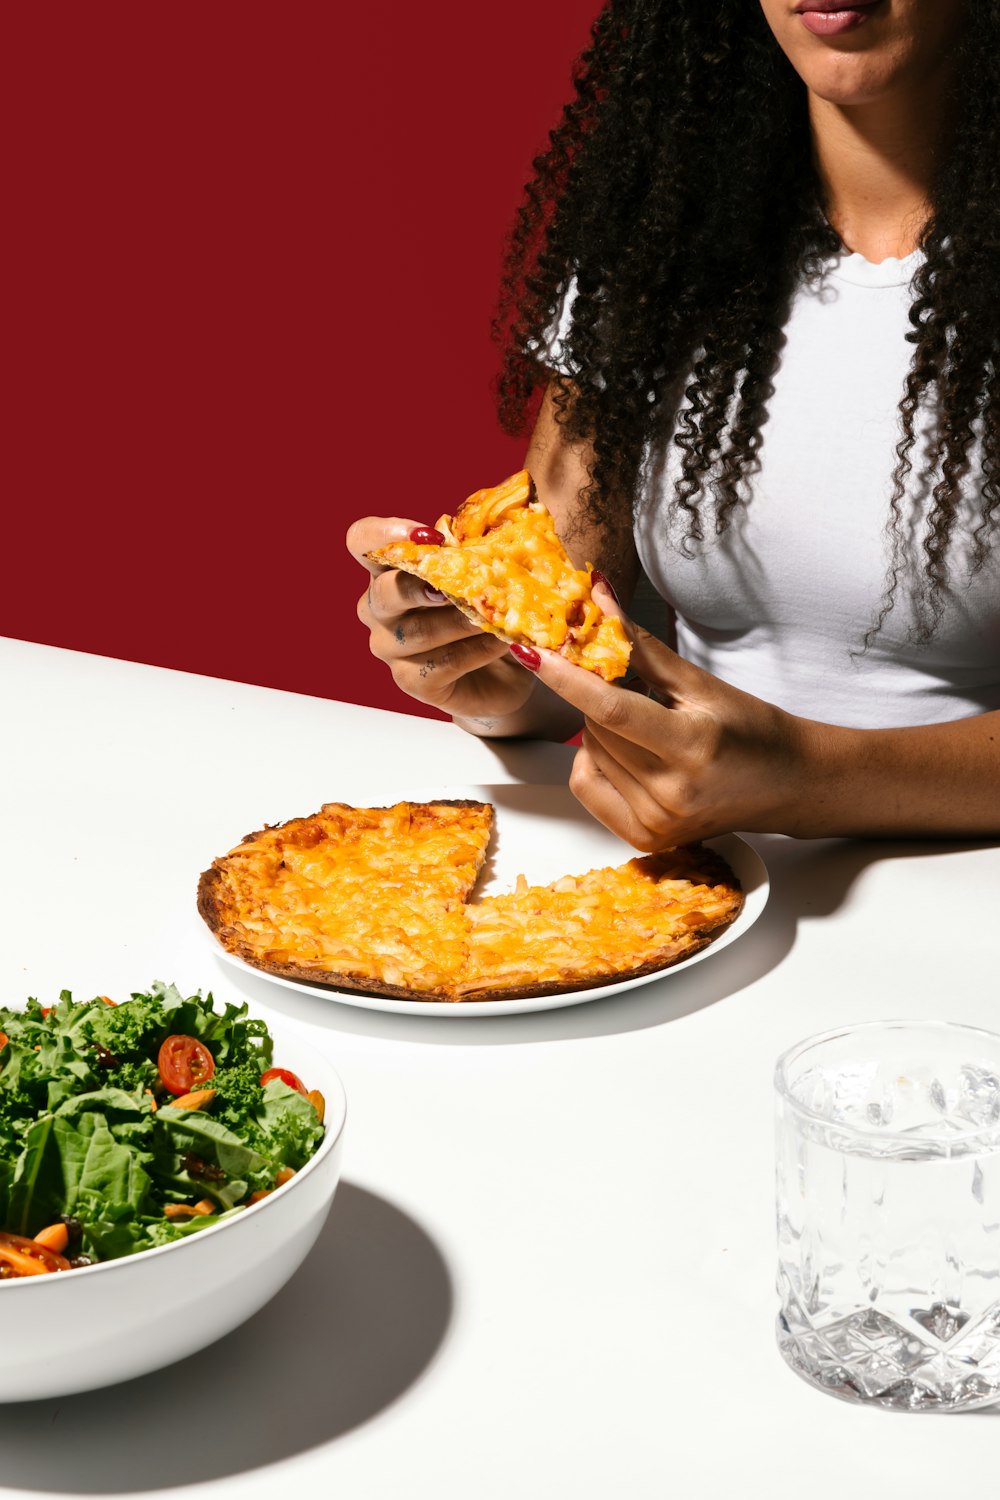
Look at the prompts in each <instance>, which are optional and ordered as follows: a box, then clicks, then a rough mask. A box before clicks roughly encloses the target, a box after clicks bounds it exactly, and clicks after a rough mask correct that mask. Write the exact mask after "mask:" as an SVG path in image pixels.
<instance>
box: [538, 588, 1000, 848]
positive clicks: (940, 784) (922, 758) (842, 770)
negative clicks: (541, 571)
mask: <svg viewBox="0 0 1000 1500" xmlns="http://www.w3.org/2000/svg"><path fill="white" fill-rule="evenodd" d="M605 600H607V602H605ZM599 602H601V604H602V607H604V608H605V609H606V610H607V612H608V613H611V612H613V611H614V604H613V602H612V601H611V600H610V599H609V598H607V596H601V598H600V601H599ZM626 624H627V629H628V631H629V634H630V636H631V638H632V640H633V655H632V663H631V665H632V670H633V671H634V672H635V673H637V674H638V676H639V677H640V678H641V679H642V680H643V681H644V682H645V683H646V684H647V685H648V686H649V688H650V690H651V691H652V692H653V693H654V694H655V695H656V696H655V697H647V696H643V695H642V694H638V693H634V692H628V691H625V690H624V689H622V688H621V687H618V686H616V685H614V684H608V683H605V682H602V681H601V680H600V678H598V677H596V676H595V675H594V674H593V673H591V672H585V671H582V670H581V669H580V668H579V667H574V666H571V665H570V664H569V663H568V662H566V661H565V660H564V659H563V658H562V657H560V656H558V655H556V654H555V653H554V652H550V651H542V652H535V653H531V654H530V655H529V658H528V661H527V662H525V664H526V665H529V666H531V665H533V663H534V660H536V659H537V662H538V667H537V674H538V677H539V678H540V679H541V680H542V681H543V682H545V683H546V684H547V685H548V686H549V687H550V688H552V690H553V691H555V692H557V693H559V694H560V695H561V696H562V697H564V698H565V699H566V700H567V702H569V703H572V704H573V705H574V706H575V707H576V708H577V709H579V710H580V712H582V713H583V714H584V716H585V728H584V736H583V743H582V746H581V748H580V750H579V751H578V752H577V756H576V759H575V761H574V765H573V771H572V775H571V778H570V785H571V787H572V789H573V791H574V793H575V794H576V796H577V797H578V798H579V800H580V801H581V802H582V803H583V805H584V806H585V807H587V808H588V809H589V811H590V812H591V813H593V815H594V816H595V817H596V818H597V819H598V820H599V821H600V822H602V823H604V824H605V825H606V826H607V827H608V828H610V829H611V830H612V831H613V832H614V833H617V834H618V835H620V837H622V838H623V839H625V840H626V841H627V842H628V843H630V844H632V845H633V847H634V848H637V849H642V850H647V851H653V850H657V849H662V848H666V847H668V846H670V845H672V844H679V843H689V842H693V841H694V840H696V839H701V838H710V837H712V836H713V835H714V834H719V833H728V832H731V831H732V830H734V829H747V830H751V831H758V832H770V833H787V834H792V835H794V836H796V837H798V838H821V837H826V836H831V835H839V836H851V837H862V838H865V837H867V838H880V837H881V838H887V837H900V836H902V837H914V838H919V837H925V838H926V837H942V836H949V837H958V838H979V837H985V836H990V835H997V834H1000V713H986V714H980V715H977V716H975V717H972V718H969V719H961V720H957V721H955V722H953V723H948V724H931V725H926V726H921V727H917V728H908V729H846V728H843V727H839V726H837V725H831V724H822V723H819V722H817V721H814V720H810V719H803V718H799V717H797V716H796V715H794V714H788V713H785V712H784V711H783V710H782V709H779V708H776V707H775V706H774V705H773V704H770V703H765V702H763V701H762V700H761V699H759V698H754V697H753V696H752V695H751V694H749V693H744V692H741V691H740V690H739V689H737V688H733V687H729V686H728V685H727V684H726V683H723V682H720V681H719V680H718V679H717V678H715V677H712V676H711V675H710V674H709V673H707V672H703V671H702V670H701V669H700V668H699V667H695V666H692V665H691V663H690V662H685V661H683V660H682V659H681V658H680V657H679V656H676V655H675V654H674V652H672V651H671V650H670V649H669V648H668V647H666V646H664V645H662V644H661V642H659V641H656V640H654V639H653V637H652V636H650V635H648V634H647V632H646V631H643V630H640V629H639V628H638V627H636V626H633V625H629V624H628V623H627V622H626ZM521 659H522V661H524V657H523V656H522V658H521Z"/></svg>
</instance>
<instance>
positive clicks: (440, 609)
mask: <svg viewBox="0 0 1000 1500" xmlns="http://www.w3.org/2000/svg"><path fill="white" fill-rule="evenodd" d="M591 456H592V455H591V453H590V451H589V450H588V449H587V448H586V446H584V445H571V444H569V443H567V441H566V439H565V436H564V431H563V428H562V427H560V425H559V424H558V422H557V421H556V417H555V407H554V403H553V401H552V397H551V393H547V394H546V397H545V400H544V402H543V405H542V409H541V412H540V414H539V418H538V422H537V424H536V427H535V431H534V434H533V436H532V439H531V444H530V446H529V448H528V452H527V456H526V458H525V468H527V469H528V470H529V471H530V473H531V475H532V478H533V479H534V481H535V485H536V488H537V490H538V494H539V496H540V498H541V499H542V500H543V501H544V502H545V504H546V505H547V506H548V508H549V510H550V511H551V512H552V515H553V517H554V519H555V523H556V530H557V531H558V533H559V535H560V537H561V538H562V540H563V543H564V545H565V546H566V549H567V551H568V552H569V555H570V557H571V558H572V560H573V562H574V563H576V565H577V566H578V567H582V566H584V565H585V564H586V563H588V562H589V563H593V565H594V566H595V567H597V568H598V569H600V571H601V572H603V573H604V574H605V575H606V576H607V577H609V578H610V579H611V580H612V582H613V583H614V586H615V588H616V589H617V590H618V591H619V593H620V594H621V596H622V597H623V598H626V599H627V598H629V597H630V596H631V591H632V589H633V587H634V584H635V576H636V572H637V563H636V560H635V551H634V547H633V544H632V523H631V513H630V510H629V507H628V506H625V507H624V515H622V516H619V517H616V518H614V519H613V520H611V521H609V522H608V523H607V524H605V525H598V524H596V523H595V522H594V521H593V520H591V519H590V518H589V517H588V516H587V515H586V513H585V511H584V507H583V506H582V504H581V502H580V491H581V490H582V489H583V487H584V485H585V484H586V483H587V479H588V464H589V462H590V459H591ZM421 524H425V523H422V522H418V521H410V520H405V519H403V518H400V517H391V518H384V517H374V516H368V517H366V518H365V519H364V520H362V521H356V522H355V523H354V525H353V526H352V527H351V529H350V531H349V532H348V534H347V545H348V548H349V549H350V551H351V552H352V553H353V554H354V556H355V557H356V558H357V560H358V561H359V562H360V563H361V564H362V565H363V566H364V567H367V568H368V570H369V572H370V574H371V581H370V583H369V586H368V588H367V590H366V592H365V593H364V594H363V595H362V596H361V599H360V600H359V601H358V615H359V618H360V619H361V620H362V622H363V623H364V624H365V625H367V627H368V629H369V632H370V646H371V651H372V654H373V655H374V656H376V657H378V659H379V660H381V661H384V662H385V663H386V664H387V665H388V667H389V669H390V670H391V672H392V675H393V677H394V679H395V681H396V683H397V685H398V686H399V687H400V688H401V689H402V690H403V692H405V693H407V694H408V695H409V696H410V697H412V698H415V699H416V700H417V701H418V702H420V703H428V704H432V705H433V706H434V707H436V708H441V709H443V710H444V711H445V712H446V713H450V714H451V715H452V717H453V718H454V720H455V723H456V724H458V725H459V726H460V727H461V728H463V729H466V730H468V732H469V733H470V734H476V735H480V736H483V737H487V738H489V737H498V738H499V737H504V738H510V737H512V736H515V735H531V736H534V737H537V738H542V739H554V740H565V739H569V738H570V736H571V735H574V734H575V733H576V732H577V730H578V729H579V728H580V724H581V716H580V714H579V713H578V711H577V710H576V709H575V708H574V707H573V706H572V705H571V704H569V703H567V702H566V701H565V700H564V699H562V698H560V697H559V696H558V695H557V694H555V693H553V692H551V691H550V689H549V688H547V687H546V686H545V685H544V684H543V683H542V682H540V681H538V680H537V679H532V678H531V677H530V676H529V675H528V674H527V673H525V672H523V671H522V670H521V668H520V667H519V666H518V665H517V664H516V663H515V662H514V661H513V660H512V658H511V657H510V656H509V655H508V651H507V646H506V644H505V643H504V642H503V641H501V640H498V639H497V637H496V636H493V635H489V634H485V633H484V632H482V631H481V630H480V629H479V628H478V627H477V626H475V625H473V624H472V623H471V622H470V621H469V620H467V619H466V618H465V616H464V615H463V614H462V613H461V612H460V611H459V610H457V609H455V608H454V607H453V606H452V605H450V604H448V603H447V601H446V600H444V599H443V598H442V597H441V596H440V595H437V597H436V598H435V597H434V591H433V590H428V589H427V588H426V587H425V585H424V584H423V582H422V581H421V580H420V579H419V578H415V577H413V576H412V575H411V574H408V573H403V572H400V571H398V570H397V569H394V568H392V569H386V568H379V567H377V566H375V565H374V564H371V563H368V562H367V561H366V557H365V555H366V553H368V552H371V551H374V550H375V549H376V548H378V547H382V546H384V545H385V544H386V543H387V542H390V541H399V540H402V539H403V538H404V537H407V536H408V535H409V533H410V531H412V529H413V528H414V527H415V526H417V525H421Z"/></svg>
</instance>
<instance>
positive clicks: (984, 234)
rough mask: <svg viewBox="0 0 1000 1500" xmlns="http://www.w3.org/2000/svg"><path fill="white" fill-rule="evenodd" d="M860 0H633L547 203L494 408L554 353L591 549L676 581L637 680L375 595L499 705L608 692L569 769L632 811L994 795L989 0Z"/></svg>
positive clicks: (706, 821) (535, 724)
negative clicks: (631, 682) (665, 630)
mask: <svg viewBox="0 0 1000 1500" xmlns="http://www.w3.org/2000/svg"><path fill="white" fill-rule="evenodd" d="M847 4H848V0H717V3H715V4H713V5H711V6H706V5H705V4H704V3H703V0H612V3H611V4H609V5H608V6H607V7H606V9H605V11H604V12H603V13H602V15H601V17H600V18H599V20H598V22H597V23H596V25H595V28H594V38H593V46H592V48H591V51H590V52H589V53H588V54H587V55H586V56H585V57H584V59H583V60H582V64H581V70H580V73H579V76H578V80H577V98H576V100H575V101H574V102H573V103H572V104H571V105H570V106H569V107H568V108H567V110H566V112H565V114H564V117H563V121H562V125H561V127H560V129H559V131H558V132H556V133H555V135H554V136H553V138H552V148H551V150H550V152H549V153H548V155H547V156H546V157H545V158H544V159H543V160H542V161H541V163H540V164H539V170H538V176H537V178H536V180H535V182H534V183H533V184H532V185H531V187H530V188H529V192H528V198H527V202H526V205H525V207H524V208H523V209H522V213H521V217H520V220H519V224H518V228H517V231H516V234H515V238H514V245H513V250H512V255H511V261H510V265H509V268H508V274H507V279H506V282H505V291H506V298H505V301H504V303H503V307H504V309H505V310H506V311H507V314H508V335H507V337H508V351H507V356H506V364H505V369H504V375H503V380H502V384H501V409H502V415H503V416H504V418H505V420H506V421H508V422H512V421H514V420H516V419H517V417H518V416H519V415H520V414H521V413H522V412H523V410H524V408H525V406H526V404H527V401H528V399H529V397H530V394H531V391H532V387H533V386H534V385H536V384H538V383H539V382H540V381H543V380H544V381H547V383H548V386H547V390H546V392H545V397H544V401H543V404H542V407H541V411H540V414H539V417H538V420H537V424H536V427H535V431H534V435H533V437H532V439H531V444H530V447H529V450H528V454H527V457H526V460H525V465H526V467H527V468H528V469H530V471H531V473H532V474H533V476H534V478H535V481H536V484H537V486H538V490H539V493H540V495H541V497H542V498H543V499H544V501H545V502H546V504H547V505H548V506H549V508H550V509H551V510H552V512H553V514H554V515H555V517H556V522H557V526H558V527H559V529H560V532H561V534H562V535H563V537H564V540H565V541H566V543H567V546H568V548H569V550H570V552H571V554H572V555H574V557H575V559H576V560H577V561H578V562H582V561H584V560H587V559H594V560H596V562H597V564H598V566H599V568H600V570H601V573H602V575H606V577H607V578H608V579H610V580H612V581H613V583H614V586H615V589H616V590H617V592H618V594H619V595H620V597H621V598H623V599H627V598H628V597H629V596H630V592H631V590H632V588H633V586H634V582H635V579H636V576H637V573H638V562H639V559H640V558H641V561H642V563H643V564H644V566H645V570H646V572H647V574H648V575H649V577H650V578H651V579H652V580H653V582H654V583H655V584H657V586H658V587H659V589H660V590H661V592H662V593H663V594H664V597H665V598H666V599H667V601H668V602H669V603H670V604H671V606H672V607H673V609H674V611H675V614H676V619H677V637H678V646H679V654H678V653H675V652H674V651H672V650H671V649H669V648H668V647H667V646H666V645H664V644H662V643H660V642H659V641H657V640H655V639H653V638H652V637H651V636H649V635H648V634H646V633H645V632H644V631H642V630H639V629H638V628H637V627H634V626H630V627H629V628H630V630H631V632H632V636H633V639H634V642H635V645H634V652H633V667H634V670H635V672H636V673H637V675H638V676H639V677H640V678H641V680H642V682H643V683H644V684H645V685H646V687H647V689H648V693H647V694H646V695H643V694H641V693H637V692H629V691H625V690H623V689H622V688H621V687H620V686H609V685H608V684H605V683H603V682H601V681H600V680H598V679H597V678H596V677H594V676H593V675H591V674H588V673H586V672H583V671H581V670H579V669H576V668H573V667H572V666H570V665H569V664H568V663H566V662H565V661H564V660H562V658H560V657H558V656H556V655H554V654H552V653H550V652H537V651H533V650H525V649H518V648H510V651H509V650H508V648H507V647H506V646H505V645H504V644H503V643H502V642H499V641H497V640H496V639H495V638H494V637H491V636H488V635H483V634H480V633H478V632H476V630H475V628H474V627H472V626H471V625H469V624H468V623H467V622H466V621H465V620H464V618H463V617H462V616H461V615H460V614H459V613H458V612H457V611H456V610H454V609H453V608H452V607H451V606H449V605H448V604H446V603H445V602H443V601H442V600H441V599H440V598H436V597H433V596H431V595H428V593H427V591H426V590H425V589H424V587H423V585H422V584H421V583H420V582H419V580H417V579H415V578H413V577H410V576H406V575H403V574H401V573H397V572H394V571H389V572H383V573H381V574H379V573H376V574H375V575H373V577H372V580H371V584H370V587H369V589H368V591H367V593H366V595H365V596H364V598H363V599H362V600H361V602H360V605H359V614H360V616H361V618H362V619H363V620H364V621H365V622H366V624H367V625H368V626H369V628H370V630H371V647H372V651H373V652H374V654H375V655H376V656H378V657H380V658H381V659H382V660H384V661H386V662H387V663H388V664H389V666H390V667H391V669H392V671H393V674H394V676H395V678H396V681H397V683H398V684H399V686H400V687H401V688H403V690H404V691H406V692H408V693H410V694H411V695H412V696H413V697H415V698H417V699H419V700H420V701H421V702H425V703H432V704H435V705H436V706H438V707H440V708H444V709H446V710H447V711H448V712H450V713H451V714H452V715H453V716H454V719H455V722H456V723H458V724H459V725H461V726H462V727H463V728H464V729H466V730H468V731H469V732H471V733H473V734H478V735H489V736H508V735H524V734H533V735H544V736H549V737H558V738H565V737H568V736H569V735H570V734H571V733H572V732H573V731H574V730H575V729H576V728H577V727H578V726H579V723H580V716H581V715H582V716H583V723H584V734H583V740H582V746H581V748H580V750H579V752H578V753H577V756H576V759H575V762H574V767H573V773H572V779H571V785H572V788H573V790H574V792H575V793H576V795H577V796H578V797H579V799H580V800H581V802H583V803H584V805H585V806H586V807H588V808H589V809H590V811H591V812H592V813H593V814H594V816H595V817H597V818H598V819H600V821H601V822H603V823H605V824H606V825H607V826H608V827H609V828H611V829H612V830H613V831H614V832H616V833H618V834H620V835H621V836H622V837H623V838H624V839H626V840H627V841H628V842H629V843H631V844H632V845H634V846H635V847H636V848H638V849H643V850H654V849H657V848H661V847H664V846H666V845H669V844H673V843H678V842H684V841H688V840H693V839H697V838H702V837H708V836H711V835H713V834H716V833H720V832H724V831H726V830H730V829H734V828H743V829H756V830H771V831H777V832H783V833H789V834H794V835H798V836H802V837H816V836H822V835H831V834H841V835H855V836H864V835H870V836H890V835H900V834H902V835H915V836H919V835H925V836H926V835H955V836H963V835H964V836H975V835H986V834H996V833H998V832H1000V562H998V555H997V554H998V552H1000V546H997V545H994V533H995V530H996V527H995V524H994V523H995V518H996V515H997V512H998V509H1000V389H998V386H997V382H996V380H995V378H994V362H995V359H996V347H997V342H998V327H1000V317H998V315H997V311H996V301H995V299H996V290H997V269H998V264H1000V195H998V192H997V170H998V149H1000V5H998V4H997V0H850V8H845V7H846V6H847ZM415 524H417V523H416V522H414V521H410V520H401V519H398V518H393V519H374V518H369V519H367V520H364V521H361V522H358V523H356V524H355V526H353V527H352V529H351V532H350V533H349V536H348V545H349V546H350V547H351V549H352V551H353V552H354V554H355V555H356V556H357V557H358V558H359V560H363V556H364V553H365V552H367V551H368V550H370V549H372V548H374V547H376V546H379V545H381V544H382V543H383V542H385V541H387V540H389V539H391V538H397V537H400V536H403V535H406V534H407V533H408V531H409V530H410V529H411V528H412V527H413V526H414V525H415ZM602 586H603V584H599V585H598V598H599V599H600V600H601V602H602V603H603V604H604V605H605V607H606V608H608V609H609V610H614V609H616V608H617V604H616V601H615V599H614V595H613V594H612V593H611V592H610V591H606V592H604V593H603V594H602V593H601V592H600V588H601V587H602ZM511 653H512V654H511ZM514 658H516V660H515V659H514ZM525 669H527V670H525Z"/></svg>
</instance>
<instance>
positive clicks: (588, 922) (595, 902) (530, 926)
mask: <svg viewBox="0 0 1000 1500" xmlns="http://www.w3.org/2000/svg"><path fill="white" fill-rule="evenodd" d="M742 908H743V892H742V891H741V889H740V885H739V881H738V880H737V879H736V877H735V875H734V874H733V872H732V870H731V869H730V868H729V866H728V865H727V864H726V863H725V862H724V861H723V860H722V859H720V858H719V857H718V855H716V854H714V853H712V852H711V851H710V850H708V849H704V848H702V847H701V846H700V845H697V844H695V845H691V846H690V847H689V848H684V849H668V850H665V851H664V853H662V854H647V855H643V856H637V857H636V858H635V859H630V860H629V861H628V862H627V863H626V864H623V865H618V866H617V867H613V868H606V869H602V870H591V871H590V872H589V873H588V874H586V875H564V876H563V877H562V878H561V879H559V880H555V881H553V882H552V883H551V885H547V886H529V885H528V883H527V881H526V880H525V879H524V877H523V876H520V877H519V879H518V883H517V888H516V889H515V890H514V891H512V892H510V893H509V894H506V895H498V896H493V897H490V898H487V899H486V900H484V901H481V902H479V903H478V904H477V905H475V906H470V907H469V908H468V915H469V920H470V924H471V935H470V939H469V956H468V960H467V962H466V964H465V966H464V968H463V970H462V973H461V976H460V979H459V983H458V986H457V997H458V998H459V999H461V1000H492V999H503V998H506V997H509V996H511V995H518V996H528V995H546V994H555V993H558V992H560V991H563V992H565V991H566V990H585V989H592V988H594V987H595V986H596V985H604V984H613V983H615V982H616V981H618V980H623V979H634V978H637V977H638V976H639V975H641V974H651V973H654V972H657V971H659V970H660V969H666V968H669V967H670V966H671V965H672V964H676V963H680V962H681V961H682V959H685V958H690V957H691V955H692V954H693V953H696V952H697V951H698V950H699V949H700V948H704V947H705V946H706V944H708V943H710V942H712V941H713V939H714V938H715V937H717V936H718V934H719V933H720V932H721V931H722V930H723V929H724V928H725V927H728V926H729V924H730V923H731V922H733V921H734V920H735V919H736V917H737V916H738V915H739V913H740V911H741V910H742Z"/></svg>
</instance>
